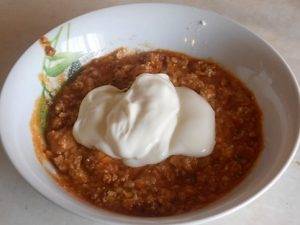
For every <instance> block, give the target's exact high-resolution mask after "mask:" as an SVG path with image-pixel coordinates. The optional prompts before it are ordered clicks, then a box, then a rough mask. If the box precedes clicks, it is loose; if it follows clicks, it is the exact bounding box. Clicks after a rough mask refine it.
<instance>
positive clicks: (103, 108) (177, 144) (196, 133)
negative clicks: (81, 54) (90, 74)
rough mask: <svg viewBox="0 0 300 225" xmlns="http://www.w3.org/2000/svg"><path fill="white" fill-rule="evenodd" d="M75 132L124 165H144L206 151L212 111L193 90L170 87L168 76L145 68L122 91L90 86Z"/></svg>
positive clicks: (210, 147)
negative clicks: (150, 72)
mask: <svg viewBox="0 0 300 225" xmlns="http://www.w3.org/2000/svg"><path fill="white" fill-rule="evenodd" d="M73 135H74V137H75V139H76V141H77V142H79V143H80V144H82V145H84V146H86V147H88V148H96V149H98V150H100V151H103V152H104V153H105V154H107V155H109V156H111V157H114V158H120V159H122V160H123V162H124V163H125V164H126V165H128V166H132V167H137V166H144V165H147V164H154V163H158V162H160V161H162V160H164V159H166V158H167V157H169V156H170V155H186V156H195V157H201V156H206V155H208V154H210V153H211V151H212V150H213V147H214V144H215V113H214V111H213V109H212V108H211V106H210V105H209V104H208V102H206V100H205V99H204V98H202V97H201V96H200V95H198V94H197V93H196V92H194V91H193V90H191V89H189V88H185V87H174V85H173V84H172V83H171V81H170V80H169V77H168V75H166V74H148V73H144V74H141V75H139V76H138V77H137V78H136V80H135V81H134V83H133V84H132V86H131V87H130V88H129V89H128V90H127V91H126V92H124V91H122V90H119V89H118V88H116V87H114V86H111V85H105V86H101V87H98V88H95V89H93V90H92V91H90V92H89V93H88V94H87V95H86V96H85V98H84V99H83V101H82V103H81V105H80V109H79V114H78V118H77V121H76V122H75V124H74V127H73Z"/></svg>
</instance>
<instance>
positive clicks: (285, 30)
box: [0, 0, 300, 225]
mask: <svg viewBox="0 0 300 225" xmlns="http://www.w3.org/2000/svg"><path fill="white" fill-rule="evenodd" d="M129 2H131V3H133V2H142V1H107V0H104V1H101V0H98V1H96V0H89V1H80V0H73V1H71V0H69V1H68V0H52V1H45V0H31V1H22V0H20V1H16V0H1V1H0V28H1V29H0V30H1V35H0V84H1V87H2V84H3V81H4V79H5V77H6V76H7V72H8V71H9V69H10V67H11V66H12V65H13V63H14V62H15V61H16V60H17V58H18V57H19V56H20V55H21V54H22V52H23V51H24V50H25V49H26V48H27V47H28V46H29V45H30V44H31V43H32V42H34V41H35V40H36V39H37V38H38V37H39V36H41V35H42V34H44V33H46V32H47V31H48V30H49V29H51V28H52V27H54V26H56V25H58V24H60V23H61V22H63V21H65V20H67V19H70V18H72V17H75V16H78V15H80V14H82V13H85V12H88V11H92V10H95V9H100V8H103V7H107V6H111V5H117V4H124V3H129ZM164 2H174V3H185V4H188V5H193V6H196V7H199V8H203V9H209V10H212V11H215V12H218V13H220V14H222V15H225V16H228V17H230V18H232V19H234V20H236V21H238V22H240V23H241V24H243V25H245V26H246V27H248V28H249V29H250V30H252V31H253V32H255V33H257V34H258V35H260V36H261V37H262V38H263V39H265V40H266V41H268V42H269V43H271V44H272V45H273V46H274V47H275V48H276V49H277V50H278V51H279V52H280V53H281V54H282V56H283V57H284V58H285V59H286V60H287V62H288V63H289V65H290V66H291V68H292V70H293V71H294V73H295V74H296V76H297V80H298V82H299V81H300V0H264V1H262V0H237V1H230V0H225V1H221V0H219V1H217V0H212V1H211V0H207V1H195V0H190V1H164ZM12 224H14V225H19V224H20V225H29V224H30V225H39V224H44V225H52V224H53V225H54V224H56V225H60V224H62V225H69V224H70V225H71V224H72V225H79V224H86V225H95V224H99V223H95V222H93V221H90V220H87V219H84V218H82V217H79V216H77V215H74V214H72V213H70V212H68V211H66V210H64V209H62V208H60V207H59V206H57V205H55V204H54V203H52V202H50V201H49V200H47V199H45V198H44V197H42V196H41V195H40V194H39V193H38V192H37V191H35V190H34V189H33V188H32V187H31V186H30V185H29V184H28V183H27V182H26V181H25V180H24V179H23V178H22V177H21V176H20V175H19V174H18V172H17V171H16V170H15V168H14V167H13V165H12V164H11V162H10V161H9V159H8V158H7V156H6V155H5V153H4V150H3V147H2V146H0V225H12ZM207 224H208V225H237V224H243V225H250V224H256V225H269V224H272V225H281V224H289V225H299V224H300V151H298V153H297V155H296V157H295V158H294V160H293V161H292V163H291V165H290V166H289V167H288V169H287V171H286V172H285V173H284V175H283V176H282V177H281V178H280V179H279V181H278V182H276V184H275V185H274V186H273V187H272V188H271V189H270V190H268V191H267V192H266V193H265V194H264V195H263V196H261V197H259V198H258V199H257V200H255V201H254V202H253V203H251V204H250V205H248V206H246V207H244V208H242V209H240V210H238V211H237V212H235V213H233V214H230V215H228V216H225V217H222V218H220V219H218V220H215V221H213V222H210V223H207Z"/></svg>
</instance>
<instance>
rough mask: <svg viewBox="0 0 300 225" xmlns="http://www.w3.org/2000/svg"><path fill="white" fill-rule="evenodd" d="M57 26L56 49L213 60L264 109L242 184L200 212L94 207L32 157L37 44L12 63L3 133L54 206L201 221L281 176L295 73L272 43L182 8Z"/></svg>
mask: <svg viewBox="0 0 300 225" xmlns="http://www.w3.org/2000/svg"><path fill="white" fill-rule="evenodd" d="M68 24H70V25H68ZM60 28H61V29H62V33H61V34H60V39H59V41H58V42H57V43H58V44H57V47H56V49H57V52H66V51H69V52H78V51H79V52H81V53H85V55H88V57H91V56H95V55H102V54H105V53H108V52H111V51H112V50H113V49H115V48H117V47H121V46H126V47H129V48H138V49H146V50H147V49H152V48H164V49H170V50H174V51H179V52H184V53H187V54H189V55H193V56H198V57H204V58H212V59H213V60H215V61H216V62H218V63H220V64H221V65H223V66H224V67H225V68H227V69H229V70H230V71H232V72H233V73H234V74H236V75H237V76H238V77H239V78H240V79H241V80H243V81H244V82H245V83H246V85H247V86H248V87H249V88H250V89H251V90H252V91H253V92H254V93H255V95H256V97H257V100H258V103H259V105H260V107H261V108H262V111H263V114H264V137H265V148H264V150H263V152H262V154H261V156H260V157H259V159H258V162H257V164H256V165H255V167H254V168H253V170H252V171H251V173H250V174H249V175H248V176H247V178H246V179H245V180H244V181H243V182H242V183H241V184H240V185H239V186H237V187H236V188H235V189H234V190H233V191H232V192H230V193H228V194H227V195H226V196H225V197H223V198H222V199H220V200H218V201H216V202H214V203H212V204H210V205H209V206H207V207H206V208H204V209H201V210H199V211H195V212H191V213H187V214H182V215H178V216H171V217H164V218H147V219H145V218H137V217H130V216H125V215H119V214H115V213H112V212H108V211H105V210H101V209H95V208H93V207H91V206H89V205H88V204H86V203H84V202H81V201H78V200H77V199H75V198H73V197H71V196H70V195H69V194H68V193H66V192H65V191H64V190H62V189H61V188H60V187H59V186H58V185H57V184H56V183H55V182H53V180H52V178H51V177H49V176H48V174H47V173H46V172H45V169H44V166H43V165H41V164H40V163H39V162H38V161H37V159H36V156H35V151H34V148H33V143H32V140H31V133H30V128H29V121H30V118H31V114H32V111H33V107H34V102H35V100H36V99H37V98H38V97H39V96H40V94H41V90H42V88H41V84H40V81H39V79H38V74H39V73H40V72H41V69H42V68H41V66H42V63H43V58H44V53H43V51H42V49H41V46H40V45H39V43H38V42H35V43H34V44H33V45H32V46H31V47H30V48H29V49H28V50H27V51H26V52H25V53H24V54H23V55H22V56H21V57H20V59H19V60H18V62H17V63H16V64H15V65H14V67H13V68H12V70H11V71H10V73H9V76H8V78H7V80H6V82H5V85H4V87H3V90H2V93H1V102H0V106H1V110H0V124H1V137H2V142H3V144H4V147H5V149H6V151H7V154H8V155H9V157H10V159H11V161H12V162H13V164H14V165H15V167H16V168H17V169H18V171H19V172H20V173H21V174H22V175H23V177H24V178H25V179H26V180H27V181H28V182H29V183H30V184H31V185H32V186H33V187H34V188H36V189H37V190H38V191H39V192H41V193H42V194H43V195H44V196H46V197H47V198H48V199H50V200H52V201H54V202H55V203H57V204H58V205H60V206H62V207H64V208H66V209H68V210H70V211H72V212H75V213H77V214H79V215H82V216H84V217H88V218H91V219H94V220H97V221H101V222H103V223H104V222H105V223H106V224H107V223H111V224H117V223H124V224H154V223H158V222H159V223H160V224H180V223H185V224H188V223H189V224H193V223H199V222H204V221H208V220H211V219H213V218H216V217H218V216H220V215H225V214H227V213H229V212H232V211H234V210H236V209H238V208H240V207H241V206H243V205H245V204H247V203H249V202H250V201H252V200H253V199H255V198H256V197H257V196H259V195H260V194H261V193H263V192H264V191H265V190H266V189H268V188H269V187H270V186H271V185H272V184H273V183H274V181H275V180H276V179H278V177H279V176H280V175H281V174H282V172H283V171H284V170H285V168H286V167H287V165H288V164H289V162H290V161H291V159H292V157H293V155H294V154H295V151H296V148H297V146H298V144H299V141H298V135H299V124H300V121H299V118H300V117H299V115H300V113H299V111H300V110H299V89H298V87H297V83H296V80H295V77H294V76H293V74H292V72H291V70H290V69H289V67H288V65H287V64H286V63H285V62H284V60H283V59H282V58H281V57H280V56H279V54H278V53H277V52H276V51H275V50H274V49H273V48H272V47H271V46H270V45H268V44H267V43H266V42H264V41H263V40H262V39H260V38H259V37H257V36H256V35H255V34H253V33H251V32H250V31H248V30H247V29H245V28H243V27H242V26H240V25H238V24H236V23H235V22H233V21H231V20H229V19H226V18H224V17H222V16H220V15H217V14H215V13H212V12H208V11H204V10H199V9H196V8H191V7H186V6H180V5H170V4H133V5H122V6H117V7H112V8H107V9H102V10H99V11H95V12H91V13H88V14H85V15H83V16H80V17H77V18H75V19H72V20H70V21H68V22H67V23H65V24H62V25H61V26H59V27H57V28H55V29H53V30H51V31H50V32H49V33H47V34H46V36H47V37H48V38H50V39H51V38H53V37H54V36H55V35H56V34H57V33H58V32H59V29H60ZM95 52H96V53H97V54H94V53H95ZM75 58H76V57H75ZM67 60H70V58H68V59H67Z"/></svg>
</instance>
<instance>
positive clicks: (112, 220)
mask: <svg viewBox="0 0 300 225" xmlns="http://www.w3.org/2000/svg"><path fill="white" fill-rule="evenodd" d="M137 6H166V7H183V8H187V9H194V10H195V9H197V10H199V11H202V12H206V13H209V14H212V15H214V16H217V17H219V18H221V19H223V20H226V21H227V22H230V23H232V24H234V25H236V26H238V27H239V28H240V29H242V30H243V31H244V32H247V33H248V34H250V35H254V37H255V38H257V39H258V40H259V41H261V42H262V43H263V44H264V45H266V46H267V47H268V48H269V49H270V50H271V51H273V53H274V55H275V56H276V57H278V59H279V61H280V63H281V64H283V65H284V67H286V69H287V71H288V74H289V76H290V78H291V81H292V85H293V87H292V88H293V89H294V90H295V91H296V92H297V94H298V95H297V99H295V102H296V103H297V110H298V113H299V115H300V87H299V84H298V82H297V79H296V76H295V74H294V73H293V71H292V70H291V68H290V66H289V65H288V64H287V62H286V60H285V59H284V58H283V57H282V56H281V55H280V54H279V52H278V51H277V50H276V49H275V48H274V47H272V45H271V44H269V43H268V42H266V41H265V40H264V39H263V38H261V37H260V36H259V35H257V34H256V33H254V32H252V31H250V30H249V29H248V28H246V27H245V26H244V25H242V24H240V23H239V22H237V21H234V20H232V19H230V18H228V17H226V16H223V15H220V14H218V13H216V12H213V11H210V10H205V9H201V8H197V7H193V6H189V5H184V4H173V3H133V4H121V5H115V6H110V7H105V8H100V9H97V10H93V11H90V12H87V13H84V14H81V15H79V16H76V17H73V18H71V19H69V20H67V21H65V22H63V23H61V24H59V25H57V26H55V27H54V28H53V29H51V30H49V31H48V32H46V34H47V33H49V32H51V31H52V30H55V29H56V28H57V27H59V26H61V25H63V24H65V23H69V22H72V21H73V20H78V19H80V18H81V17H86V16H89V15H90V14H93V13H101V12H102V11H105V10H113V9H116V8H118V9H121V8H124V9H126V8H127V7H137ZM37 42H38V40H36V41H34V42H33V43H32V44H31V45H30V47H28V48H27V49H26V50H25V51H24V52H23V54H22V55H21V56H20V57H19V58H18V60H17V61H16V62H15V63H14V65H13V66H12V68H11V69H10V71H9V72H8V75H7V77H6V78H5V81H4V83H3V86H2V90H1V94H0V116H2V115H4V114H5V113H4V109H3V107H1V106H2V105H3V99H4V98H5V91H6V89H7V88H8V87H7V86H8V82H9V78H11V77H12V74H13V70H14V68H15V67H16V65H17V64H18V63H19V62H20V59H21V58H23V57H24V55H25V54H26V53H28V52H29V51H30V50H31V49H32V48H33V46H34V45H35V43H37ZM0 120H2V119H1V118H0ZM297 126H298V128H297V130H298V135H297V137H296V139H295V140H293V147H292V150H291V152H290V154H289V156H288V159H287V160H286V162H285V163H284V165H283V166H282V167H281V168H280V169H279V171H278V172H277V174H276V175H275V176H274V177H273V178H272V179H271V180H270V181H269V182H268V183H267V184H266V185H265V186H264V187H263V188H261V189H260V190H258V191H257V192H256V193H254V194H253V195H252V196H249V197H247V198H246V199H245V200H244V201H243V202H241V203H237V204H236V205H234V206H232V207H231V208H229V209H226V210H224V211H222V212H219V213H216V214H214V215H211V216H208V217H205V218H202V219H192V220H191V219H189V218H187V219H186V220H184V221H182V222H174V221H172V223H173V224H194V223H198V224H199V223H205V222H209V221H212V220H215V219H218V218H220V217H222V216H225V215H228V214H230V213H233V212H235V211H237V210H238V209H240V208H242V207H244V206H246V205H248V204H250V203H251V202H253V201H254V200H255V199H257V198H258V197H260V196H261V195H262V194H263V193H265V192H266V191H267V190H268V189H269V188H270V187H271V186H272V185H273V184H274V183H275V182H276V181H277V180H278V179H279V178H280V177H281V176H282V174H283V173H284V171H285V170H286V169H287V167H288V166H289V165H290V163H291V161H292V160H293V158H294V156H295V155H296V152H297V149H298V148H299V146H300V135H299V134H300V124H299V123H298V125H297ZM4 132H5V129H3V126H0V139H1V143H2V146H3V149H4V152H5V153H6V155H7V156H8V158H9V159H10V161H11V162H12V164H13V165H14V167H15V168H16V169H17V171H18V172H19V174H21V176H22V177H23V178H24V179H25V180H26V181H27V182H28V183H29V184H30V185H31V186H32V187H33V188H34V189H35V190H37V191H38V193H39V194H40V195H41V196H43V197H44V198H46V199H48V200H50V201H52V202H53V203H55V205H57V206H59V207H61V208H63V209H65V210H67V211H69V212H71V213H73V214H75V215H79V216H81V217H83V218H89V219H91V220H94V221H98V222H99V221H101V220H102V222H106V223H110V224H116V223H117V224H140V223H139V222H138V221H134V222H133V221H131V222H130V223H128V222H126V221H120V220H119V219H116V218H110V220H107V219H106V218H99V219H96V218H93V217H90V216H89V215H86V214H85V213H82V212H80V210H77V209H74V208H73V209H71V208H69V207H68V206H67V205H66V204H65V205H64V204H61V202H59V201H57V200H56V199H53V198H52V197H50V196H48V195H47V193H46V191H45V190H43V188H40V187H39V185H38V184H36V183H34V182H33V181H32V180H31V178H30V176H29V175H28V174H26V173H25V172H24V171H23V170H22V168H21V166H19V164H18V163H17V161H16V160H15V158H14V155H13V151H10V149H11V147H10V146H9V143H8V142H7V141H6V140H5V139H4V138H3V134H4ZM120 215H121V214H120ZM182 215H184V214H182ZM171 217H172V216H171ZM171 217H168V218H171ZM128 218H132V219H134V218H140V217H134V216H128ZM147 218H149V217H143V218H142V219H147ZM151 218H152V217H151ZM161 218H166V217H156V218H155V217H154V218H152V219H155V220H153V222H159V221H160V219H161Z"/></svg>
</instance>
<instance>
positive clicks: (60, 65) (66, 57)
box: [43, 52, 82, 77]
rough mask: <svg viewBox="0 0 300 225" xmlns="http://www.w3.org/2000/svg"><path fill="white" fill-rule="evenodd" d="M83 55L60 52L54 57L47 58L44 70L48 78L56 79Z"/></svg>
mask: <svg viewBox="0 0 300 225" xmlns="http://www.w3.org/2000/svg"><path fill="white" fill-rule="evenodd" d="M81 55H82V54H81V53H80V52H59V53H56V54H55V55H54V56H47V57H46V59H45V63H44V66H43V69H44V71H45V73H46V75H47V76H49V77H56V76H58V75H59V74H61V73H63V72H64V71H65V70H66V69H67V68H68V67H69V66H70V65H71V64H72V63H73V62H74V61H76V60H78V59H79V57H80V56H81Z"/></svg>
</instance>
